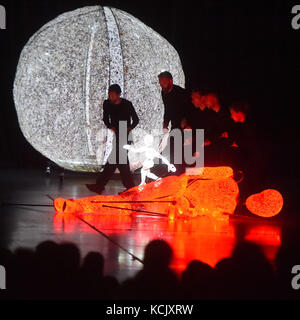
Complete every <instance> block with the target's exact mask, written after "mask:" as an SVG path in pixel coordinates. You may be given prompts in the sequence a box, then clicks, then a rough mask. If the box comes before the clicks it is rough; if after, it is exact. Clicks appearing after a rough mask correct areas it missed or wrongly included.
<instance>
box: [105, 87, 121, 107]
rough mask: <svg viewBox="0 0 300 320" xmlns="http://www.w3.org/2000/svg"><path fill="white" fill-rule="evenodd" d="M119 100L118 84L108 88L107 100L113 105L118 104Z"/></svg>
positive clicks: (119, 89) (119, 90)
mask: <svg viewBox="0 0 300 320" xmlns="http://www.w3.org/2000/svg"><path fill="white" fill-rule="evenodd" d="M120 99H121V88H120V86H119V85H118V84H112V85H111V86H110V87H109V88H108V100H109V101H110V102H111V103H113V104H117V103H119V101H120Z"/></svg>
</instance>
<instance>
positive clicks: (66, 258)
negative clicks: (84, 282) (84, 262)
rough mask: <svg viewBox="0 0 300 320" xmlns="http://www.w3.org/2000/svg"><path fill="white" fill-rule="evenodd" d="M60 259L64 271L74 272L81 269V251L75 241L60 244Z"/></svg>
mask: <svg viewBox="0 0 300 320" xmlns="http://www.w3.org/2000/svg"><path fill="white" fill-rule="evenodd" d="M58 253H59V256H58V257H57V258H58V261H59V264H60V268H61V271H62V272H65V273H69V272H70V273H72V272H75V271H76V270H77V269H79V266H80V251H79V249H78V247H77V246H76V245H75V244H73V243H62V244H60V245H59V250H58Z"/></svg>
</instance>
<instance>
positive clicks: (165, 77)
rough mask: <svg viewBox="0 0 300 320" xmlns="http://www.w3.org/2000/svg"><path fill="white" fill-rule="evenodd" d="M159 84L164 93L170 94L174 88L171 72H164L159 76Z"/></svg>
mask: <svg viewBox="0 0 300 320" xmlns="http://www.w3.org/2000/svg"><path fill="white" fill-rule="evenodd" d="M158 80H159V84H160V86H161V88H162V91H164V92H170V91H171V90H172V88H173V76H172V74H171V73H170V72H169V71H163V72H161V73H160V74H159V75H158Z"/></svg>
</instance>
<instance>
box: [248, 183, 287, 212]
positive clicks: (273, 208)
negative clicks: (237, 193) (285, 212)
mask: <svg viewBox="0 0 300 320" xmlns="http://www.w3.org/2000/svg"><path fill="white" fill-rule="evenodd" d="M282 206H283V197H282V195H281V193H280V192H279V191H277V190H274V189H266V190H264V191H262V192H260V193H256V194H253V195H251V196H249V197H248V198H247V200H246V207H247V209H248V210H249V211H251V212H252V213H254V214H256V215H257V216H261V217H266V218H269V217H273V216H275V215H277V214H278V213H279V212H280V211H281V209H282Z"/></svg>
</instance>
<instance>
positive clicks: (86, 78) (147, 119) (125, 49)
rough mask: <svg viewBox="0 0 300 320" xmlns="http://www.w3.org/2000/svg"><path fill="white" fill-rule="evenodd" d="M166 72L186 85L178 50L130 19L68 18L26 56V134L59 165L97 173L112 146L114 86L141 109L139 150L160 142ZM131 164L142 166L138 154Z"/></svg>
mask: <svg viewBox="0 0 300 320" xmlns="http://www.w3.org/2000/svg"><path fill="white" fill-rule="evenodd" d="M161 70H169V71H170V72H171V73H172V74H173V77H174V83H176V84H178V85H180V86H182V87H184V81H185V80H184V73H183V70H182V66H181V62H180V58H179V56H178V54H177V52H176V50H175V49H174V48H173V47H172V46H171V45H170V44H169V43H168V42H167V41H166V40H165V39H164V38H162V37H161V36H160V35H159V34H158V33H156V32H155V31H153V30H152V29H151V28H149V27H147V26H146V25H145V24H143V23H142V22H141V21H139V20H138V19H136V18H134V17H133V16H131V15H130V14H128V13H126V12H124V11H121V10H118V9H115V8H108V7H101V6H92V7H84V8H81V9H77V10H75V11H72V12H67V13H64V14H62V15H60V16H58V17H57V18H56V19H54V20H52V21H50V22H49V23H47V24H46V25H45V26H43V27H42V28H41V29H40V30H39V31H38V32H37V33H36V34H34V35H33V36H32V37H31V38H30V40H29V41H28V43H27V44H26V45H25V47H24V49H23V51H22V53H21V56H20V60H19V64H18V67H17V72H16V77H15V81H14V101H15V106H16V110H17V115H18V120H19V124H20V127H21V130H22V132H23V134H24V136H25V138H26V139H27V140H28V141H29V142H30V143H31V144H32V146H33V147H34V148H35V149H36V150H38V151H39V152H41V153H42V154H43V155H44V156H46V157H48V158H49V159H51V160H52V161H54V162H56V163H57V164H58V165H60V166H62V167H65V168H67V169H71V170H76V171H95V170H99V163H98V161H99V159H101V161H100V162H101V163H102V164H104V163H105V162H106V161H107V158H108V156H109V152H110V150H111V145H112V136H111V135H110V133H109V130H105V131H104V132H105V134H103V129H105V125H104V123H103V121H102V111H103V110H102V105H103V101H104V99H106V98H107V90H108V86H109V85H110V84H112V83H118V84H119V85H120V86H121V88H122V89H123V97H124V98H126V99H128V100H130V101H132V103H133V105H134V107H135V109H136V112H137V114H138V116H139V118H140V123H139V125H138V126H137V128H136V129H134V130H133V132H132V133H133V140H134V144H137V145H139V143H140V141H143V136H144V135H145V134H146V132H148V133H150V132H151V131H152V130H153V129H156V130H157V131H158V132H159V133H158V136H157V137H155V139H157V140H159V136H160V132H162V121H163V111H164V108H163V103H162V100H161V95H160V87H159V84H158V78H157V75H158V74H159V73H160V72H161ZM139 129H142V130H144V131H145V134H142V135H141V134H140V130H139ZM99 130H100V131H99ZM101 130H102V131H101ZM158 143H159V141H158ZM158 143H157V145H158ZM96 155H97V157H96ZM97 160H98V161H97ZM129 161H130V166H131V168H132V169H135V168H137V167H139V166H140V165H141V161H140V155H139V154H135V153H133V152H129Z"/></svg>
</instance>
